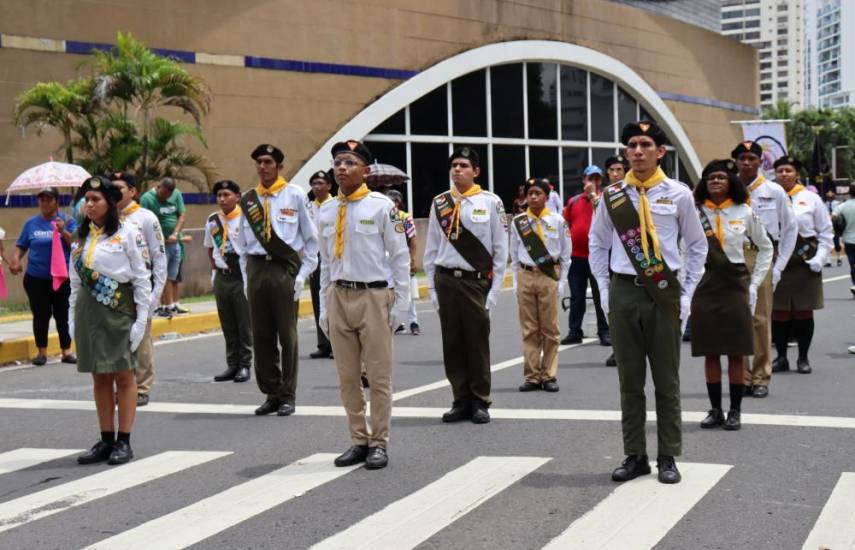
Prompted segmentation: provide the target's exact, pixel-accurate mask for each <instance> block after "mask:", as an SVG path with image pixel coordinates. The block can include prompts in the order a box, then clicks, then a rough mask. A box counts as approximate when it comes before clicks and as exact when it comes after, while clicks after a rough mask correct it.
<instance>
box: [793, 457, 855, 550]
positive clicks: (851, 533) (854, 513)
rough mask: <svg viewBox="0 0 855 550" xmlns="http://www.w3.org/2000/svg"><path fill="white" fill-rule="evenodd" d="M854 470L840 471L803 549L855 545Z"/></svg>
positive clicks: (812, 549) (854, 546) (847, 547)
mask: <svg viewBox="0 0 855 550" xmlns="http://www.w3.org/2000/svg"><path fill="white" fill-rule="evenodd" d="M853 503H855V473H852V472H843V473H842V474H840V480H838V482H837V485H835V486H834V490H833V491H832V492H831V496H830V497H829V498H828V501H827V502H826V503H825V506H823V508H822V512H821V513H820V514H819V519H817V520H816V524H815V525H814V526H813V529H811V532H810V534H809V535H808V538H807V540H806V541H805V544H804V546H802V550H816V549H817V548H832V549H833V550H838V549H840V550H842V549H844V548H846V549H851V548H855V507H853Z"/></svg>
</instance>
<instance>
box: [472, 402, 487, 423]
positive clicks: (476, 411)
mask: <svg viewBox="0 0 855 550" xmlns="http://www.w3.org/2000/svg"><path fill="white" fill-rule="evenodd" d="M471 420H472V423H473V424H487V423H489V422H490V412H489V411H488V410H487V407H486V406H485V405H484V404H483V403H478V402H476V403H473V404H472V418H471Z"/></svg>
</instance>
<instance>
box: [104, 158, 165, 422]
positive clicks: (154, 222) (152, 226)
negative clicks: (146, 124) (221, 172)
mask: <svg viewBox="0 0 855 550" xmlns="http://www.w3.org/2000/svg"><path fill="white" fill-rule="evenodd" d="M110 181H112V182H113V185H114V186H116V187H117V188H118V189H119V190H120V191H121V192H122V198H121V200H120V201H119V202H118V203H117V204H116V207H117V208H118V209H119V217H120V219H121V220H122V223H124V224H130V225H132V226H134V227H135V228H136V230H137V231H139V233H140V235H142V238H143V240H144V241H145V246H143V247H142V249H141V250H140V252H142V255H143V260H145V266H146V269H148V271H149V273H150V275H151V311H150V312H149V314H148V322H147V323H146V325H145V335H144V336H143V339H142V342H141V343H140V347H139V349H138V350H137V369H136V377H137V407H144V406H146V405H148V402H149V394H150V392H151V385H152V383H153V382H154V346H153V345H152V342H151V318H152V317H153V316H154V310H155V309H157V305H158V304H159V303H160V294H161V292H163V287H164V285H165V284H166V263H167V261H166V246H165V242H164V239H163V231H161V229H160V222H159V221H158V219H157V216H155V215H154V213H153V212H151V211H150V210H146V209H145V208H142V207H141V206H140V205H139V203H137V202H134V199H135V198H136V195H137V184H136V180H135V179H134V177H133V176H132V175H131V174H128V173H127V172H116V173H114V174H111V175H110Z"/></svg>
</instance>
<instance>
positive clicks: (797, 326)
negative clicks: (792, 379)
mask: <svg viewBox="0 0 855 550" xmlns="http://www.w3.org/2000/svg"><path fill="white" fill-rule="evenodd" d="M792 323H793V332H794V333H795V335H796V342H797V343H798V346H799V359H798V361H796V370H798V371H799V372H800V373H802V374H810V372H811V371H812V370H813V369H811V366H810V361H808V350H809V349H810V343H811V341H812V340H813V329H814V322H813V317H811V318H810V319H794V320H793V321H792Z"/></svg>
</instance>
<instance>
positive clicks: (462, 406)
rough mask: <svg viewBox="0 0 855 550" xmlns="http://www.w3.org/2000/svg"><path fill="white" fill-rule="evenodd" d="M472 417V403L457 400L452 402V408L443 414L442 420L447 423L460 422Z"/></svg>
mask: <svg viewBox="0 0 855 550" xmlns="http://www.w3.org/2000/svg"><path fill="white" fill-rule="evenodd" d="M470 418H472V405H471V404H470V403H469V401H455V402H454V403H452V404H451V409H450V410H448V411H447V412H446V413H444V414H443V415H442V421H443V422H445V423H450V422H460V421H461V420H469V419H470Z"/></svg>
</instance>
